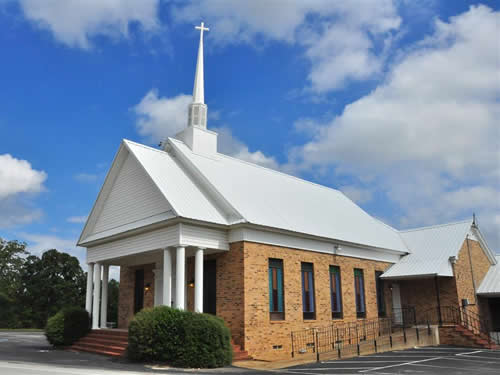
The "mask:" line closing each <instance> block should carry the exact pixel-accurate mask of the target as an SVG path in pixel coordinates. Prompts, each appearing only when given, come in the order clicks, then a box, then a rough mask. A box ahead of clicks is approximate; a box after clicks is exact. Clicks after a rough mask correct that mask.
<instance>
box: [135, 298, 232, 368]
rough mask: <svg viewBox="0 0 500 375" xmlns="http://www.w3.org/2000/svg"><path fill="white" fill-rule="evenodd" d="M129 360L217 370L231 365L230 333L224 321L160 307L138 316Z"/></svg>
mask: <svg viewBox="0 0 500 375" xmlns="http://www.w3.org/2000/svg"><path fill="white" fill-rule="evenodd" d="M127 353H128V356H129V358H130V359H132V360H136V361H145V362H166V363H168V364H170V365H172V366H176V367H194V368H214V367H221V366H227V365H229V364H231V362H232V358H233V348H232V346H231V333H230V331H229V328H227V326H226V325H225V323H224V321H223V320H222V319H220V318H218V317H216V316H213V315H209V314H199V313H193V312H189V311H182V310H177V309H173V308H170V307H167V306H157V307H154V308H149V309H144V310H142V311H141V312H139V313H138V314H136V315H135V317H134V319H133V320H132V321H131V322H130V325H129V330H128V349H127Z"/></svg>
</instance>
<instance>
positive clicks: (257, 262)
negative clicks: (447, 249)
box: [243, 242, 391, 358]
mask: <svg viewBox="0 0 500 375" xmlns="http://www.w3.org/2000/svg"><path fill="white" fill-rule="evenodd" d="M243 249H244V285H245V293H244V294H245V308H244V321H245V329H244V333H245V340H244V348H245V350H247V351H248V352H249V353H250V354H251V355H253V356H255V357H261V358H264V357H266V356H271V355H272V356H273V357H274V358H277V357H278V356H280V355H282V356H284V357H289V356H290V352H291V340H290V332H291V331H295V330H302V329H305V328H311V327H322V326H327V325H330V324H332V323H333V322H341V321H342V320H334V321H333V320H332V317H331V306H330V276H329V266H330V265H338V266H340V272H341V284H342V305H343V311H344V319H343V321H354V320H356V307H355V300H354V268H360V269H362V270H363V272H364V279H365V297H366V313H367V314H366V318H367V319H373V318H377V317H378V310H377V302H376V289H375V271H376V270H377V271H378V270H380V271H384V270H385V269H387V268H388V267H389V266H390V263H384V262H377V261H370V260H364V259H357V258H349V257H344V256H334V255H330V254H322V253H317V252H312V251H303V250H296V249H290V248H284V247H279V246H271V245H264V244H258V243H250V242H245V243H244V244H243ZM269 258H277V259H282V260H283V273H284V300H285V320H284V321H271V320H270V318H269V284H268V280H269V279H268V260H269ZM301 262H309V263H313V265H314V283H315V299H316V319H315V320H313V321H311V320H304V319H303V316H302V286H301ZM387 295H388V294H386V296H387ZM387 299H388V301H387V302H388V303H389V305H388V306H387V309H390V307H391V306H390V298H389V297H388V298H387ZM273 345H282V346H283V349H281V350H273V348H272V347H273Z"/></svg>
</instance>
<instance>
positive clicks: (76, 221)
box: [66, 216, 87, 224]
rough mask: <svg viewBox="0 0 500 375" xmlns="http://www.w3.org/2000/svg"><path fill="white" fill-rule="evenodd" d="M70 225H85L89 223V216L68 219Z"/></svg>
mask: <svg viewBox="0 0 500 375" xmlns="http://www.w3.org/2000/svg"><path fill="white" fill-rule="evenodd" d="M66 221H67V222H68V223H77V224H81V223H85V222H86V221H87V216H70V217H68V218H67V219H66Z"/></svg>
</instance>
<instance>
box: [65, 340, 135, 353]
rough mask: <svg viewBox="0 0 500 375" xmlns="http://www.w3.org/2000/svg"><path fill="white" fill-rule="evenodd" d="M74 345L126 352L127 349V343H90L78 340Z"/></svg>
mask: <svg viewBox="0 0 500 375" xmlns="http://www.w3.org/2000/svg"><path fill="white" fill-rule="evenodd" d="M74 345H77V346H84V347H87V348H94V349H99V350H110V351H113V352H124V351H125V350H127V346H126V345H109V344H99V343H89V342H81V341H77V342H76V343H75V344H74Z"/></svg>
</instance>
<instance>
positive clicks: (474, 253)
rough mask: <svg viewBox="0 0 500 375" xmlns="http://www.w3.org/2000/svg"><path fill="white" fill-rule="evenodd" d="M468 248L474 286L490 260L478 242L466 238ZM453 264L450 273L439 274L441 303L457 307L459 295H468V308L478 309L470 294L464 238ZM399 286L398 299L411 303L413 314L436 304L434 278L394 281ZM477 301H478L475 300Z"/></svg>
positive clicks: (470, 285)
mask: <svg viewBox="0 0 500 375" xmlns="http://www.w3.org/2000/svg"><path fill="white" fill-rule="evenodd" d="M468 242H469V249H470V252H471V258H472V267H473V273H474V280H475V282H476V287H479V285H480V283H481V281H482V280H483V278H484V276H485V275H486V273H487V272H488V269H489V267H490V262H489V260H488V258H487V257H486V254H485V253H484V251H483V250H482V248H481V246H480V245H479V242H477V241H473V240H469V241H468ZM453 268H454V277H439V278H438V284H439V295H440V300H441V306H455V307H459V306H460V304H461V301H462V299H463V298H468V299H469V303H471V304H473V306H469V308H468V309H469V310H470V311H473V312H475V313H477V312H478V306H476V301H475V297H474V285H473V283H472V275H471V268H470V262H469V254H468V249H467V241H464V243H463V244H462V247H461V249H460V251H459V253H458V260H457V263H456V264H455V266H454V267H453ZM398 283H399V284H400V286H401V303H402V305H403V306H415V308H416V312H417V318H418V317H421V316H422V315H423V314H424V312H425V311H428V310H430V309H436V308H437V298H436V286H435V281H434V278H433V277H431V278H420V279H415V280H405V281H398ZM477 305H479V304H477Z"/></svg>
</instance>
